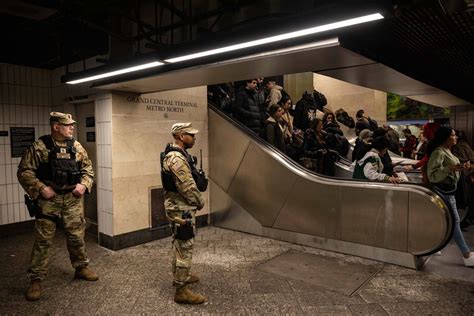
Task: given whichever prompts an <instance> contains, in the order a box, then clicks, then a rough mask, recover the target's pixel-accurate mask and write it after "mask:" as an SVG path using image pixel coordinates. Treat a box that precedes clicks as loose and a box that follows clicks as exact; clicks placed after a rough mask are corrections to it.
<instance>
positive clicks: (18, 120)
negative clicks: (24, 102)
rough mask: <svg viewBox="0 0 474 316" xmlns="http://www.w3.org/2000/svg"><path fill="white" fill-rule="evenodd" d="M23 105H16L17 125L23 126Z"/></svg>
mask: <svg viewBox="0 0 474 316" xmlns="http://www.w3.org/2000/svg"><path fill="white" fill-rule="evenodd" d="M21 107H22V106H21V105H19V104H16V105H15V121H14V122H15V123H16V124H21V123H22V120H23V117H22V114H23V113H22V112H21Z"/></svg>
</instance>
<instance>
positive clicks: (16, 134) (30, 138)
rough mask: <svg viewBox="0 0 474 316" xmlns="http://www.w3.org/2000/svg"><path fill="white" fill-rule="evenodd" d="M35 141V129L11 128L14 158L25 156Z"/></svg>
mask: <svg viewBox="0 0 474 316" xmlns="http://www.w3.org/2000/svg"><path fill="white" fill-rule="evenodd" d="M35 139H36V138H35V128H34V127H10V143H11V149H12V158H16V157H21V156H23V153H24V152H25V150H26V149H28V147H30V146H31V144H33V142H34V141H35Z"/></svg>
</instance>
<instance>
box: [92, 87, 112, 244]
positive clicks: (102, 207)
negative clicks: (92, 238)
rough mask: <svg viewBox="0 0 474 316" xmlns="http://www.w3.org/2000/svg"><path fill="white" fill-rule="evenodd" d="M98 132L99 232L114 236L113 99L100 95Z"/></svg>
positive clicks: (97, 100) (106, 95) (97, 111)
mask: <svg viewBox="0 0 474 316" xmlns="http://www.w3.org/2000/svg"><path fill="white" fill-rule="evenodd" d="M95 117H96V124H97V125H96V132H97V135H96V137H97V143H96V145H97V164H98V166H97V188H98V190H97V200H98V203H97V212H98V220H99V232H101V233H103V234H106V235H109V236H113V235H114V223H113V201H112V97H111V95H108V94H102V95H100V96H99V97H98V98H97V99H96V101H95Z"/></svg>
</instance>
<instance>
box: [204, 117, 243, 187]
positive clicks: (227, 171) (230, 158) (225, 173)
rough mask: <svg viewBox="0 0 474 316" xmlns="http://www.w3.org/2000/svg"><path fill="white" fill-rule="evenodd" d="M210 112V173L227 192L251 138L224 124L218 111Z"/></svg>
mask: <svg viewBox="0 0 474 316" xmlns="http://www.w3.org/2000/svg"><path fill="white" fill-rule="evenodd" d="M208 113H209V162H210V163H209V168H210V169H209V174H210V177H211V178H212V180H213V181H214V182H215V183H216V184H217V185H219V186H220V187H221V189H222V190H224V192H227V190H228V189H229V187H230V184H231V183H232V179H233V178H234V176H235V173H236V172H237V169H238V168H239V166H240V163H241V162H242V159H243V158H244V155H245V152H246V151H247V148H248V147H249V145H250V139H249V137H248V136H247V135H245V134H244V133H242V132H240V131H238V130H237V129H235V128H233V127H232V126H231V125H230V124H223V123H224V122H223V120H222V118H221V117H220V116H219V114H217V113H216V112H214V111H209V112H208Z"/></svg>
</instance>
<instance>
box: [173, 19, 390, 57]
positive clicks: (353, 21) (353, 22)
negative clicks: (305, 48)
mask: <svg viewBox="0 0 474 316" xmlns="http://www.w3.org/2000/svg"><path fill="white" fill-rule="evenodd" d="M383 18H384V17H383V15H381V14H380V13H374V14H369V15H364V16H360V17H357V18H353V19H349V20H343V21H339V22H334V23H329V24H324V25H320V26H315V27H312V28H308V29H304V30H300V31H295V32H290V33H284V34H280V35H275V36H271V37H266V38H262V39H258V40H254V41H250V42H245V43H240V44H236V45H231V46H225V47H221V48H216V49H211V50H206V51H203V52H200V53H195V54H190V55H184V56H180V57H176V58H170V59H165V62H167V63H177V62H180V61H184V60H190V59H195V58H200V57H205V56H210V55H216V54H221V53H225V52H230V51H234V50H239V49H242V48H247V47H253V46H258V45H263V44H268V43H274V42H279V41H283V40H286V39H290V38H296V37H301V36H306V35H310V34H316V33H321V32H325V31H329V30H335V29H339V28H343V27H346V26H351V25H356V24H361V23H365V22H370V21H375V20H380V19H383Z"/></svg>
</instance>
